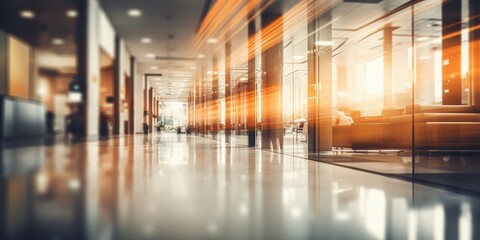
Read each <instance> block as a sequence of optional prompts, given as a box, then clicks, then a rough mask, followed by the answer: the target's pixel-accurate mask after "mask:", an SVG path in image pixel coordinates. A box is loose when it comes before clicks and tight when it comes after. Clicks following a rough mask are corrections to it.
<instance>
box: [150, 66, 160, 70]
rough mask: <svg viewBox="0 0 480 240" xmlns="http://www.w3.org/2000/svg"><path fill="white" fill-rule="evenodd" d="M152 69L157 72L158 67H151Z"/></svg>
mask: <svg viewBox="0 0 480 240" xmlns="http://www.w3.org/2000/svg"><path fill="white" fill-rule="evenodd" d="M150 69H152V70H157V69H158V67H157V66H151V67H150Z"/></svg>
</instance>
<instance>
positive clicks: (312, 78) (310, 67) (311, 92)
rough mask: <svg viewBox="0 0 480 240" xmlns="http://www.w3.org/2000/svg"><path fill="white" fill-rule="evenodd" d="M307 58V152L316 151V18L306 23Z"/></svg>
mask: <svg viewBox="0 0 480 240" xmlns="http://www.w3.org/2000/svg"><path fill="white" fill-rule="evenodd" d="M307 28H308V39H307V48H308V56H307V57H308V59H307V75H308V119H307V131H308V133H307V146H308V153H312V154H313V153H316V152H317V126H318V90H317V76H318V73H317V55H316V51H317V50H316V46H315V42H316V41H317V34H315V31H316V30H317V28H318V22H317V20H316V19H315V20H313V21H311V22H310V23H308V26H307Z"/></svg>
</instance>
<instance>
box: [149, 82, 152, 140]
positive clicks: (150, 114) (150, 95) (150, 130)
mask: <svg viewBox="0 0 480 240" xmlns="http://www.w3.org/2000/svg"><path fill="white" fill-rule="evenodd" d="M152 105H153V88H149V89H148V132H149V133H152V126H153V125H152V124H153V106H152Z"/></svg>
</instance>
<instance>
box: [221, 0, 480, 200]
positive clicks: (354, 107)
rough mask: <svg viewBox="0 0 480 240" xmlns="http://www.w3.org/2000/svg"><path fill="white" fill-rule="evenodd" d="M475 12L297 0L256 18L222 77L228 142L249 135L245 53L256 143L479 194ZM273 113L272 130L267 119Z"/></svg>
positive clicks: (393, 1) (465, 6)
mask: <svg viewBox="0 0 480 240" xmlns="http://www.w3.org/2000/svg"><path fill="white" fill-rule="evenodd" d="M479 5H480V4H479V3H478V1H474V0H449V1H441V0H425V1H408V0H384V1H353V0H352V1H323V2H322V1H301V2H298V3H297V4H295V5H293V6H290V7H289V8H285V9H282V10H281V12H282V14H283V15H281V17H278V18H277V19H276V20H274V21H271V22H268V21H270V20H271V19H270V18H271V17H272V16H276V15H275V14H277V15H278V12H275V11H274V12H273V13H271V12H267V13H264V12H262V13H261V14H260V15H258V16H257V17H255V18H252V19H253V20H252V19H250V21H253V22H255V25H256V27H255V29H256V31H255V34H251V33H249V35H248V39H246V38H245V37H244V35H242V36H243V37H241V38H237V37H234V38H233V39H237V42H236V43H235V44H233V46H234V47H233V48H232V59H234V60H232V62H233V64H232V68H231V71H230V72H229V71H226V72H229V73H230V77H231V79H232V82H231V87H230V90H231V93H232V98H231V99H232V109H233V111H232V123H233V124H234V131H235V134H236V136H245V132H246V131H247V130H248V129H247V126H248V123H247V122H248V119H247V110H248V108H247V105H248V101H250V99H249V98H248V97H245V96H247V95H248V92H247V90H246V89H247V82H248V80H249V79H248V73H249V70H248V68H249V67H252V65H250V64H247V63H248V60H247V59H250V58H252V57H253V58H254V59H255V64H254V66H255V72H256V79H255V84H256V90H255V94H254V95H255V96H256V97H255V100H254V101H255V108H256V109H255V113H256V129H255V130H256V133H257V134H256V146H257V148H259V149H266V150H273V151H277V152H281V153H283V154H288V155H295V156H301V157H305V158H309V159H312V160H318V161H325V162H329V163H333V164H337V165H342V166H347V167H352V168H357V169H361V170H366V171H370V172H375V173H380V174H384V175H389V176H395V177H403V178H406V179H409V180H411V179H413V178H415V179H416V180H418V181H421V182H422V181H423V182H428V183H435V184H444V185H445V184H446V185H449V186H454V187H457V188H462V189H465V190H471V191H480V185H479V184H477V183H478V182H479V181H478V180H479V179H480V178H479V176H480V175H479V171H480V166H478V163H476V159H477V158H478V157H480V156H479V150H480V138H479V137H478V136H480V115H479V113H478V112H479V110H478V106H479V105H480V84H478V83H477V82H478V81H477V78H478V77H480V75H479V70H478V69H479V66H478V62H479V61H478V59H479V58H480V43H479V39H480V30H479V29H480V27H479V26H480V23H479V20H478V19H479V15H480V10H479V8H480V7H479ZM269 10H270V9H269ZM269 19H270V20H269ZM263 20H266V22H262V21H263ZM244 26H245V27H246V24H245V25H244ZM239 32H243V31H239ZM243 33H244V32H243ZM238 39H240V40H238ZM242 41H243V43H244V44H241V43H240V42H242ZM252 42H255V44H254V45H255V47H254V48H253V49H249V50H248V51H247V50H246V48H247V46H250V44H251V43H252ZM240 46H242V47H240ZM272 49H273V50H272ZM275 51H277V52H275ZM247 52H248V53H249V56H248V57H245V54H246V53H247ZM277 53H278V54H277ZM239 59H241V60H239ZM275 64H276V65H275ZM277 65H279V66H277ZM279 73H280V74H281V75H280V76H281V79H280V83H281V84H278V79H277V77H278V74H279ZM278 85H280V86H281V87H278ZM246 94H247V95H246ZM269 94H272V95H275V97H274V99H273V100H272V99H267V100H268V101H270V102H272V106H267V105H266V104H265V102H267V100H266V99H265V98H266V97H269V96H270V95H269ZM277 94H278V95H279V96H281V98H280V99H279V101H278V102H276V101H275V98H276V96H277ZM252 101H253V100H252ZM262 102H263V104H262ZM273 105H276V106H273ZM278 106H280V109H281V110H280V111H281V114H279V116H281V120H280V121H281V123H280V124H278V123H277V122H278V119H277V118H278V116H272V117H271V118H270V116H268V114H266V113H272V109H274V108H276V107H278ZM265 107H268V108H269V107H272V109H267V110H268V111H267V110H266V109H265ZM222 109H223V108H222ZM225 111H226V110H225ZM274 113H275V114H276V113H277V112H274ZM275 114H273V115H275ZM266 118H268V119H266ZM278 132H283V137H278V135H277V134H278ZM238 139H240V138H238ZM266 139H267V141H265V140H266ZM275 141H281V142H282V143H281V144H280V145H279V146H281V147H280V148H275V147H271V146H274V145H275V144H276V142H275ZM239 143H240V142H239ZM243 143H245V141H244V142H243ZM265 143H268V144H270V146H264V145H265Z"/></svg>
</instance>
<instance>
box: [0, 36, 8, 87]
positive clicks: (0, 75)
mask: <svg viewBox="0 0 480 240" xmlns="http://www.w3.org/2000/svg"><path fill="white" fill-rule="evenodd" d="M7 53H8V39H7V34H6V33H5V32H3V31H0V94H3V95H7V94H8V65H7V64H8V54H7Z"/></svg>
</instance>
